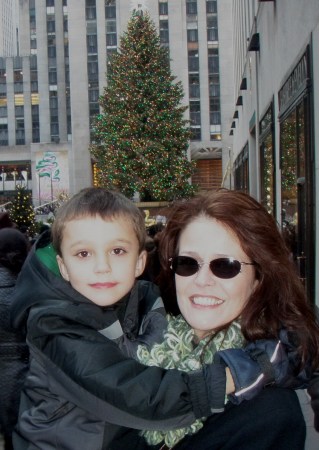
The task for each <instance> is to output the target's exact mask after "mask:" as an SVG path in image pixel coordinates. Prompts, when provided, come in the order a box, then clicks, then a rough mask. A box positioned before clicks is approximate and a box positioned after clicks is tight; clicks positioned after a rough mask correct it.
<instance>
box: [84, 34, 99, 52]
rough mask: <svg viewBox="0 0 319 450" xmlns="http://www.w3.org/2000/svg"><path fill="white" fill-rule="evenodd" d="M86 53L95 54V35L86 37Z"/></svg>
mask: <svg viewBox="0 0 319 450" xmlns="http://www.w3.org/2000/svg"><path fill="white" fill-rule="evenodd" d="M86 41H87V51H88V53H97V35H96V34H90V35H88V36H86Z"/></svg>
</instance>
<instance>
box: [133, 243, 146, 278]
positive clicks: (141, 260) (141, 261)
mask: <svg viewBox="0 0 319 450" xmlns="http://www.w3.org/2000/svg"><path fill="white" fill-rule="evenodd" d="M146 260H147V252H146V250H143V251H142V252H141V253H140V255H139V257H138V259H137V261H136V267H135V277H136V278H137V277H139V276H140V275H142V273H143V272H144V269H145V265H146Z"/></svg>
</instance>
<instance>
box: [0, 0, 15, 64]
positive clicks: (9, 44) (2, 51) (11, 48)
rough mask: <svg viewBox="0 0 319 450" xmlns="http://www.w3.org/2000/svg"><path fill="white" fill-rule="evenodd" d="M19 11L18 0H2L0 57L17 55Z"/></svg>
mask: <svg viewBox="0 0 319 450" xmlns="http://www.w3.org/2000/svg"><path fill="white" fill-rule="evenodd" d="M18 28H19V9H18V0H2V1H1V3H0V55H1V56H13V55H16V54H18V52H19V48H18Z"/></svg>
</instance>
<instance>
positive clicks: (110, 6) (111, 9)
mask: <svg viewBox="0 0 319 450" xmlns="http://www.w3.org/2000/svg"><path fill="white" fill-rule="evenodd" d="M105 17H106V18H107V19H115V18H116V5H115V0H105Z"/></svg>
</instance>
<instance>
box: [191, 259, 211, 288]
mask: <svg viewBox="0 0 319 450" xmlns="http://www.w3.org/2000/svg"><path fill="white" fill-rule="evenodd" d="M195 283H196V284H198V285H207V284H214V283H215V279H214V276H213V274H212V271H211V270H210V267H209V263H203V264H201V265H200V267H199V268H198V271H197V273H196V276H195Z"/></svg>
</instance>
